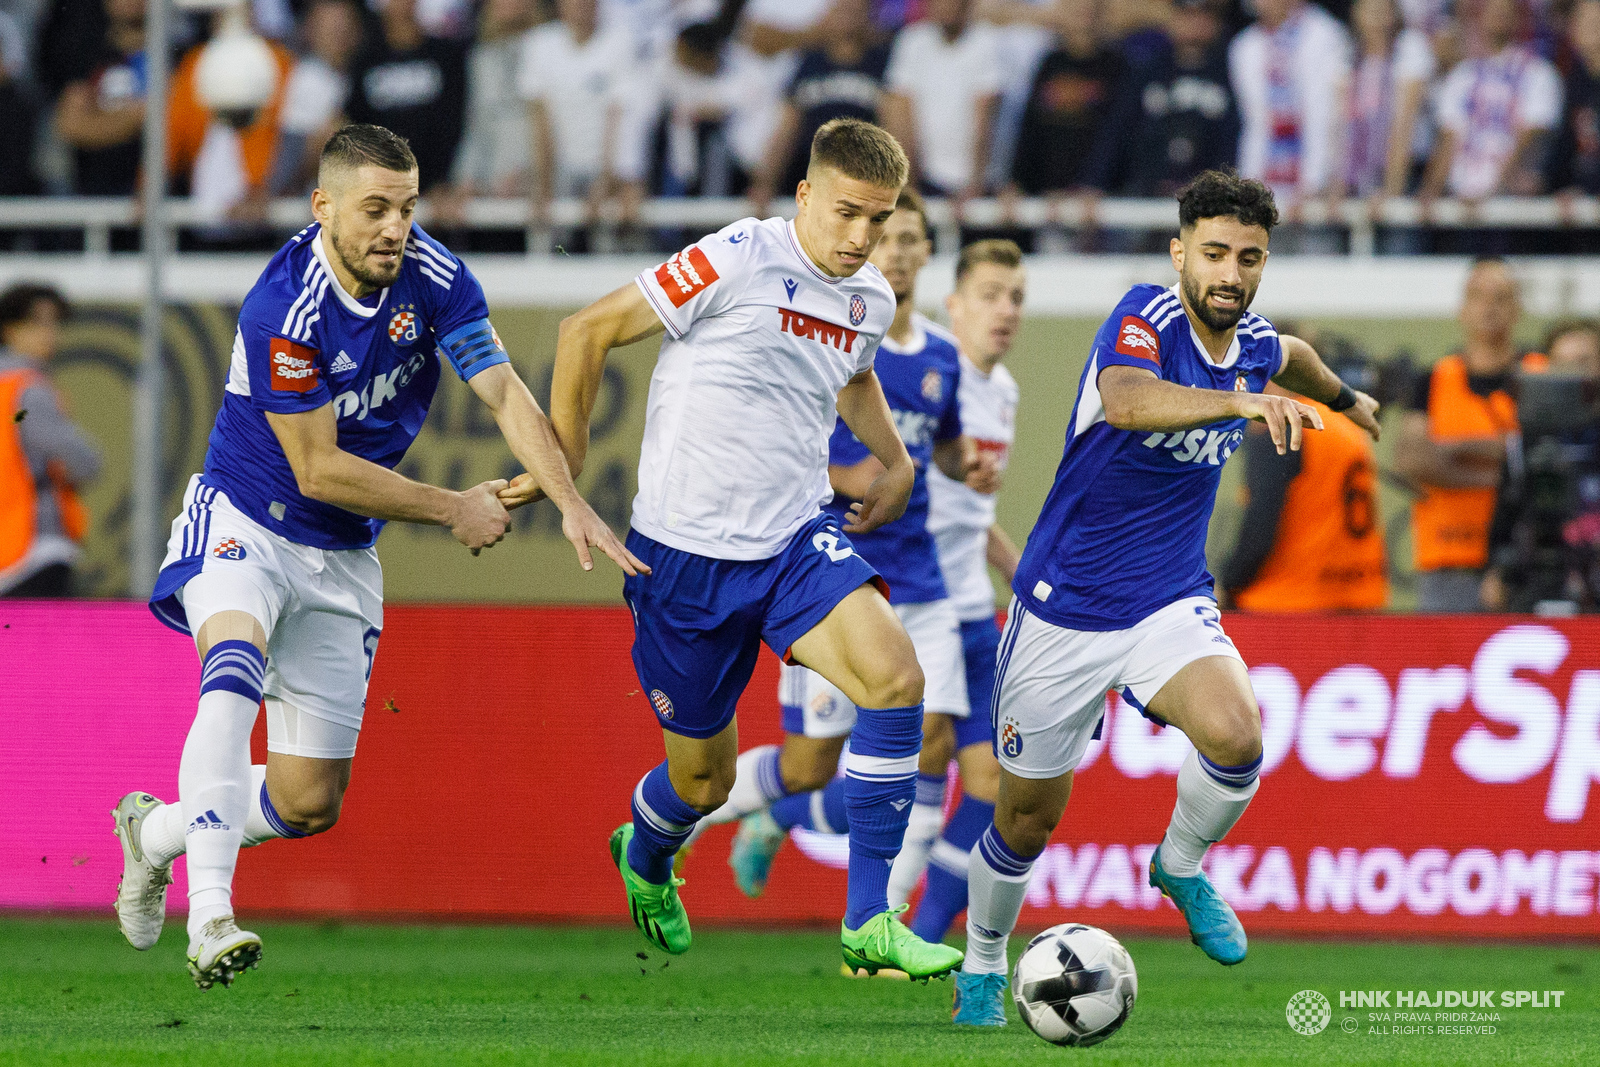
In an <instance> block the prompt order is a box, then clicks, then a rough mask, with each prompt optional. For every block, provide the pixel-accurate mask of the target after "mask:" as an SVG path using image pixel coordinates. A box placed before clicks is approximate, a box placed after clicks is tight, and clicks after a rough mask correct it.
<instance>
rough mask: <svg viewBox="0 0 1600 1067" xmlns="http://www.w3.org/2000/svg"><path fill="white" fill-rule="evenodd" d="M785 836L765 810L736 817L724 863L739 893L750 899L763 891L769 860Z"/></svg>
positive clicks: (770, 864)
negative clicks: (726, 859) (736, 829)
mask: <svg viewBox="0 0 1600 1067" xmlns="http://www.w3.org/2000/svg"><path fill="white" fill-rule="evenodd" d="M788 836H789V835H788V834H787V833H786V832H784V829H783V827H781V826H779V825H778V824H777V822H776V821H775V820H774V819H773V818H772V814H771V813H770V812H768V811H766V810H765V809H762V810H761V811H758V812H755V813H753V814H750V815H746V816H745V817H744V818H743V819H740V820H739V832H738V833H736V834H734V835H733V849H732V851H730V852H729V853H728V866H729V867H732V868H733V883H734V885H737V886H738V887H739V892H741V893H743V894H744V895H745V896H747V897H749V898H750V899H751V900H754V899H755V898H756V897H759V896H760V895H761V894H762V893H765V892H766V891H767V877H768V876H769V875H770V874H772V861H773V859H774V858H775V857H776V856H777V855H778V849H780V848H782V847H783V842H784V840H785V839H786V838H787V837H788Z"/></svg>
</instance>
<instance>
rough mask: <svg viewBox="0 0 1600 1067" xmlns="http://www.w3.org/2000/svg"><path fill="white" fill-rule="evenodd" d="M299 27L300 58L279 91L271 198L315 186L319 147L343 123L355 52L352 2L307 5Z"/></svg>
mask: <svg viewBox="0 0 1600 1067" xmlns="http://www.w3.org/2000/svg"><path fill="white" fill-rule="evenodd" d="M300 28H301V35H302V37H303V39H304V42H305V53H304V54H303V55H301V56H300V57H299V60H298V61H297V62H296V63H295V65H294V69H293V70H292V71H290V72H289V83H288V85H287V86H285V88H284V95H283V109H282V112H281V115H280V117H279V127H280V129H279V136H278V158H277V160H276V161H275V162H274V164H273V177H272V188H273V191H274V192H275V193H297V192H303V191H304V190H306V189H307V188H309V187H310V186H311V185H312V183H313V182H315V180H316V175H317V161H318V160H319V159H320V158H321V157H322V146H323V145H325V144H327V143H328V138H330V137H332V136H333V134H334V131H335V130H337V129H338V128H339V126H340V125H341V124H342V123H343V122H344V106H345V102H346V101H347V100H349V99H350V61H351V59H352V58H353V57H354V56H355V54H356V51H357V50H358V49H359V48H360V47H361V33H362V24H361V13H360V12H359V11H358V10H357V9H356V5H355V2H354V0H312V3H311V6H310V7H308V8H307V9H306V13H305V18H304V20H303V21H302V22H301V27H300Z"/></svg>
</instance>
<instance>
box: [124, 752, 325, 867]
mask: <svg viewBox="0 0 1600 1067" xmlns="http://www.w3.org/2000/svg"><path fill="white" fill-rule="evenodd" d="M266 781H267V766H266V764H264V763H257V764H255V765H253V766H252V767H251V768H250V814H249V815H246V816H245V819H244V838H243V840H241V841H240V842H239V846H240V847H241V848H251V847H252V846H255V845H259V844H261V843H262V842H263V841H276V840H277V839H278V838H280V837H299V836H302V835H300V834H295V833H283V832H281V830H280V828H278V827H275V826H274V825H273V824H272V821H271V820H270V819H269V818H268V817H267V815H266V813H265V812H264V811H262V805H261V790H262V789H263V788H264V787H265V784H266ZM184 846H185V840H184V822H183V804H182V803H180V802H178V801H173V802H172V803H171V804H163V805H161V806H160V807H159V808H157V809H155V810H154V811H152V812H151V813H150V814H149V815H146V816H145V818H144V831H143V832H142V833H141V834H140V835H139V847H140V848H143V849H144V853H145V855H146V856H148V857H150V862H152V863H154V864H155V865H156V866H157V867H168V866H171V864H172V861H173V860H175V859H177V858H178V857H179V856H181V855H183V850H184Z"/></svg>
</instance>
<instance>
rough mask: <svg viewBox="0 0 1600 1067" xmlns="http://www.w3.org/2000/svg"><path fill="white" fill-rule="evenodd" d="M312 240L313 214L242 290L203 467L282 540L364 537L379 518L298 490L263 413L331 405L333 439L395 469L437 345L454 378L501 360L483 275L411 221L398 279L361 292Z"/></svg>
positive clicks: (433, 383) (328, 545)
mask: <svg viewBox="0 0 1600 1067" xmlns="http://www.w3.org/2000/svg"><path fill="white" fill-rule="evenodd" d="M320 238H321V227H320V226H316V225H313V226H310V227H308V228H306V229H304V230H302V231H301V232H300V233H298V234H296V235H295V236H294V238H293V239H292V240H290V242H289V243H288V244H286V245H284V246H283V247H282V248H281V249H279V250H278V253H277V255H275V256H273V257H272V261H271V262H270V263H268V264H267V269H266V270H265V271H264V272H263V273H262V275H261V277H260V279H259V280H258V281H257V282H256V284H255V287H254V288H253V289H251V290H250V295H248V296H246V297H245V300H244V306H243V307H242V308H240V310H239V329H238V332H237V333H236V334H235V335H234V339H233V362H232V364H231V365H230V366H229V368H228V384H227V388H226V390H225V391H224V393H223V397H222V410H220V411H219V412H218V413H217V422H216V425H215V426H214V427H213V428H212V430H211V441H210V444H209V447H208V449H207V451H206V464H205V474H204V476H203V477H204V479H205V481H206V482H208V483H210V484H212V485H215V486H217V487H218V488H220V489H221V490H222V491H223V492H225V493H227V494H228V498H229V499H230V500H231V501H233V503H234V506H235V507H237V508H238V509H239V510H240V511H242V512H244V513H245V514H246V515H248V516H250V518H252V519H254V520H255V521H256V522H258V523H260V524H261V525H262V526H264V527H266V528H267V529H269V530H271V531H272V532H273V533H276V534H280V535H282V536H283V537H285V538H287V539H288V540H290V541H294V542H297V543H299V544H303V545H310V546H311V547H313V548H325V549H348V548H366V547H368V546H370V545H371V544H372V543H373V542H374V541H376V540H377V539H378V532H379V531H380V530H382V529H383V522H382V521H381V520H378V519H369V518H367V517H365V516H363V515H357V514H354V513H353V512H349V511H345V510H344V509H343V508H337V507H334V506H333V505H332V504H324V503H322V502H321V501H317V500H312V499H310V498H309V497H305V496H302V495H301V494H300V490H299V487H298V484H297V483H296V481H295V476H294V471H293V470H292V469H291V468H290V466H289V461H288V459H287V458H286V457H285V456H284V454H283V447H282V446H281V445H280V444H279V443H278V436H277V434H275V433H274V432H273V430H272V427H271V426H270V425H268V423H267V417H266V413H267V412H269V411H271V412H276V413H279V414H293V413H295V412H302V411H313V410H315V409H317V408H320V407H323V406H324V405H327V404H330V403H331V404H332V405H333V407H334V414H335V416H336V417H337V419H338V424H339V447H340V448H341V449H343V450H344V451H346V452H350V453H353V454H354V455H357V456H360V457H361V458H362V459H367V460H371V461H372V462H373V463H376V464H378V465H380V466H383V467H389V468H391V469H392V468H393V467H394V466H395V464H397V463H399V462H400V458H401V457H402V456H404V455H405V453H406V449H407V448H409V447H411V442H412V441H413V440H414V439H415V438H416V436H417V432H418V431H419V430H421V429H422V423H423V420H424V419H426V418H427V416H428V405H429V404H430V403H431V402H432V401H433V392H434V390H435V389H436V388H437V387H438V385H439V358H440V357H441V356H442V357H443V358H446V359H448V360H449V361H450V363H451V365H452V366H453V367H455V369H456V372H457V373H458V374H460V375H461V377H462V378H463V380H465V379H467V378H471V377H472V376H473V375H475V374H477V373H479V372H481V371H483V370H486V369H488V368H489V367H492V366H494V365H496V364H498V363H506V362H509V360H508V357H507V356H506V353H505V349H504V347H502V346H501V344H500V339H499V337H498V336H496V335H495V332H494V330H493V329H492V328H491V327H490V325H489V307H488V305H487V304H486V303H485V302H484V299H483V288H482V287H481V286H480V285H479V284H478V280H477V279H476V278H474V277H473V276H472V273H471V272H470V271H468V270H467V268H466V265H465V264H463V263H462V262H461V261H460V260H459V259H457V258H456V257H455V256H453V255H451V254H450V252H449V251H448V250H446V249H445V247H444V246H443V245H440V244H439V243H438V242H436V241H434V240H433V239H432V238H431V237H429V236H428V235H427V234H425V233H423V232H422V230H421V229H420V228H419V227H415V226H413V227H412V229H411V235H410V236H409V237H408V238H407V239H406V246H405V253H404V255H403V256H402V257H401V262H400V276H399V277H398V278H397V279H396V280H395V283H394V285H393V286H391V287H390V288H388V289H384V290H381V291H380V292H377V293H374V294H372V295H371V296H369V297H367V298H364V299H360V300H358V299H356V298H355V297H353V296H351V295H350V294H349V293H347V292H345V290H344V287H343V286H341V285H340V284H339V280H338V279H337V278H336V277H334V274H333V270H332V268H331V267H330V266H329V265H328V260H327V256H326V254H325V251H324V249H323V248H322V241H321V239H320Z"/></svg>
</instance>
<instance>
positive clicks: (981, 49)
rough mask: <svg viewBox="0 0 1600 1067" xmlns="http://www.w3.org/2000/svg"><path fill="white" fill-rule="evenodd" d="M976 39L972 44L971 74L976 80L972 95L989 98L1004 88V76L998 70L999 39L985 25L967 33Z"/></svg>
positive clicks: (977, 26)
mask: <svg viewBox="0 0 1600 1067" xmlns="http://www.w3.org/2000/svg"><path fill="white" fill-rule="evenodd" d="M969 32H970V33H972V34H973V35H974V37H975V38H976V39H975V40H974V41H973V42H972V45H973V52H974V53H975V55H974V57H973V73H974V74H975V75H976V79H975V81H974V83H973V86H972V90H973V93H972V95H974V96H990V95H992V94H994V93H998V92H999V91H1000V90H1001V89H1004V88H1005V76H1004V74H1003V72H1002V71H1001V70H1000V39H999V37H998V36H997V35H996V34H995V32H994V30H992V29H990V27H989V26H988V24H987V23H979V24H978V25H976V26H974V27H972V29H971V30H970V31H969Z"/></svg>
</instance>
